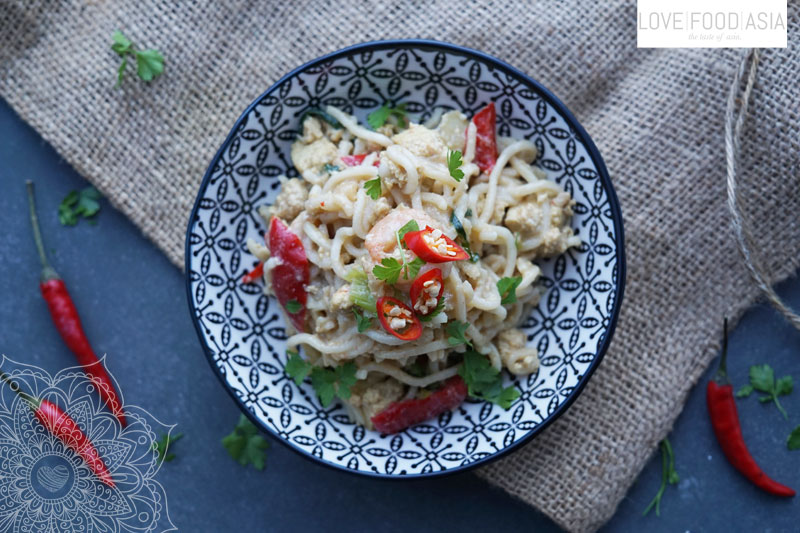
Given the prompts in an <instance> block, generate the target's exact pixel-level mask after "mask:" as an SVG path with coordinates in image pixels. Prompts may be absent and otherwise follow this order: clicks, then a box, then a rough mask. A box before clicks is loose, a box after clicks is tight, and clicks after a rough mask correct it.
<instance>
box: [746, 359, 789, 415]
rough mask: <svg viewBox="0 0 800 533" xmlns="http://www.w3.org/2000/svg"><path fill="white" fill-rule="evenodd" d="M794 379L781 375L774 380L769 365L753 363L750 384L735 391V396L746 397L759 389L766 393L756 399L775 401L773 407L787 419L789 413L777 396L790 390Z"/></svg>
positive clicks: (772, 371)
mask: <svg viewBox="0 0 800 533" xmlns="http://www.w3.org/2000/svg"><path fill="white" fill-rule="evenodd" d="M793 387H794V381H793V380H792V376H783V377H782V378H780V379H778V380H777V381H776V380H775V371H774V370H772V367H771V366H769V365H753V366H751V367H750V384H749V385H745V386H743V387H742V388H741V389H739V390H738V391H737V392H736V397H737V398H746V397H747V396H750V394H752V393H753V391H759V392H763V393H765V394H766V396H761V397H759V398H758V401H760V402H762V403H766V402H775V407H777V408H778V411H780V412H781V414H783V417H784V418H786V419H788V418H789V415H787V414H786V411H785V410H784V409H783V406H782V405H781V402H780V401H779V400H778V396H784V395H786V394H789V393H790V392H792V388H793Z"/></svg>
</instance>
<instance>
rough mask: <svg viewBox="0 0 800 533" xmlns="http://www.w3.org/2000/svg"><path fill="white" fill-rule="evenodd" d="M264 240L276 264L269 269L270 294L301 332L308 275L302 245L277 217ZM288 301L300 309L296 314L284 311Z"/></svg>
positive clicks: (304, 319) (302, 329)
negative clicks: (267, 242)
mask: <svg viewBox="0 0 800 533" xmlns="http://www.w3.org/2000/svg"><path fill="white" fill-rule="evenodd" d="M268 238H269V251H270V254H272V257H275V258H277V259H278V264H277V265H275V267H274V268H273V269H272V290H274V291H275V296H276V297H277V298H278V302H279V303H280V304H281V305H282V306H283V308H284V309H285V310H286V314H287V315H289V319H290V320H291V321H292V324H294V327H295V328H296V329H297V331H305V321H306V300H307V297H308V294H307V293H306V286H307V285H308V283H309V280H310V278H311V274H310V272H309V268H308V258H307V257H306V251H305V249H304V248H303V243H302V242H301V241H300V237H298V236H297V235H295V234H294V233H293V232H292V231H291V230H290V229H289V226H287V225H286V223H285V222H284V221H283V220H281V219H279V218H278V217H272V220H270V224H269V234H268ZM291 300H295V301H296V302H298V303H299V304H300V305H301V306H302V307H301V308H300V310H299V311H297V312H296V313H290V312H289V310H288V309H286V304H287V302H289V301H291Z"/></svg>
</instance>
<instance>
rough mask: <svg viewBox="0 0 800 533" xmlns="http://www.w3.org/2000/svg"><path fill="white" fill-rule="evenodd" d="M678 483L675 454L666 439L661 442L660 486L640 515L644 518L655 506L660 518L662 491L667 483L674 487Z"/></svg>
mask: <svg viewBox="0 0 800 533" xmlns="http://www.w3.org/2000/svg"><path fill="white" fill-rule="evenodd" d="M678 481H680V477H679V476H678V472H677V471H676V470H675V454H674V453H673V452H672V445H671V444H670V443H669V440H668V439H664V440H662V441H661V486H660V487H659V489H658V492H657V493H656V496H655V498H653V501H651V502H650V505H648V506H647V508H646V509H645V510H644V512H643V513H642V516H645V515H646V514H647V513H649V512H650V510H651V509H652V508H653V507H654V506H655V508H656V516H661V498H662V496H664V490H665V489H666V488H667V483H669V484H670V485H675V484H676V483H677V482H678Z"/></svg>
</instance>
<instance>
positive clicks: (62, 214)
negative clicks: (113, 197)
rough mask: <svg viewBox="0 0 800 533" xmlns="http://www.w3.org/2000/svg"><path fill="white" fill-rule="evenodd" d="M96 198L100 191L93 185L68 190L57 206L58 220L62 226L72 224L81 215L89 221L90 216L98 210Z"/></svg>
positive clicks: (98, 196) (98, 205) (76, 221)
mask: <svg viewBox="0 0 800 533" xmlns="http://www.w3.org/2000/svg"><path fill="white" fill-rule="evenodd" d="M98 200H100V193H99V192H97V189H95V188H94V187H86V188H85V189H82V190H81V191H70V192H69V194H67V195H66V196H65V197H64V199H63V200H61V204H59V206H58V221H59V222H60V223H61V225H62V226H74V225H75V224H77V223H78V220H79V219H80V218H81V217H83V218H85V219H87V220H89V221H91V217H93V216H94V215H96V214H97V212H98V211H100V202H99V201H98Z"/></svg>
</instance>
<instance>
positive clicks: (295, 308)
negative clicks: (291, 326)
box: [286, 299, 303, 314]
mask: <svg viewBox="0 0 800 533" xmlns="http://www.w3.org/2000/svg"><path fill="white" fill-rule="evenodd" d="M302 310H303V304H301V303H300V302H298V301H297V300H294V299H292V300H289V301H288V302H286V311H288V312H289V313H291V314H295V313H299V312H300V311H302Z"/></svg>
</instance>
